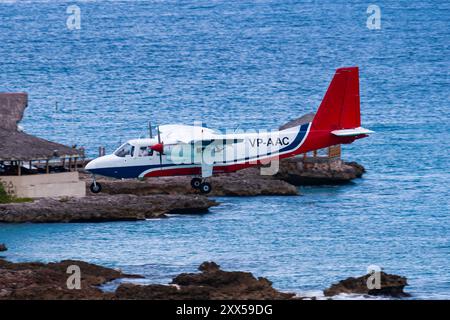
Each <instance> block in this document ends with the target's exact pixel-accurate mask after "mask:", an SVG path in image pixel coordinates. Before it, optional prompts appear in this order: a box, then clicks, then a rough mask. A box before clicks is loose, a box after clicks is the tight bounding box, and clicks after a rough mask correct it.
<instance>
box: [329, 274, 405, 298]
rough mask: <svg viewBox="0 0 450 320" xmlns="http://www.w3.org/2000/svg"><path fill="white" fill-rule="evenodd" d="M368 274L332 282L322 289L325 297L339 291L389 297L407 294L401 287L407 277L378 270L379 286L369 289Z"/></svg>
mask: <svg viewBox="0 0 450 320" xmlns="http://www.w3.org/2000/svg"><path fill="white" fill-rule="evenodd" d="M369 277H370V275H369V274H367V275H365V276H362V277H358V278H353V277H350V278H347V279H345V280H342V281H339V282H338V283H336V284H333V285H332V286H331V287H330V288H328V289H326V290H324V291H323V294H324V295H325V296H327V297H329V296H335V295H338V294H341V293H347V294H366V295H373V296H380V295H382V296H391V297H407V296H409V294H407V293H405V292H404V291H403V289H404V288H405V286H407V285H408V283H407V279H406V278H405V277H402V276H397V275H394V274H387V273H384V272H380V279H381V281H380V288H379V289H369V286H368V285H367V280H368V279H369Z"/></svg>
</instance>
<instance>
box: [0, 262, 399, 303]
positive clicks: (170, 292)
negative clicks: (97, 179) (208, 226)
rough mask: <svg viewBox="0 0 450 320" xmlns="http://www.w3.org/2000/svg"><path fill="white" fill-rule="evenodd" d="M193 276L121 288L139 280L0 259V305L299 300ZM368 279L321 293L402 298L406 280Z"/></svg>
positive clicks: (237, 278)
mask: <svg viewBox="0 0 450 320" xmlns="http://www.w3.org/2000/svg"><path fill="white" fill-rule="evenodd" d="M73 266H76V267H77V268H79V269H78V270H79V271H80V282H79V284H80V287H79V288H78V289H77V288H73V287H71V286H70V284H73V283H72V281H71V280H72V279H71V273H70V272H69V273H68V270H69V267H71V268H73ZM199 271H200V272H199V273H182V274H179V275H178V276H176V277H174V278H173V280H172V282H171V283H170V284H168V285H161V284H150V285H140V284H134V283H129V282H128V283H127V282H126V281H127V279H137V278H142V276H140V275H130V274H125V273H123V272H122V271H120V270H115V269H111V268H106V267H102V266H98V265H95V264H90V263H87V262H83V261H76V260H64V261H61V262H56V263H47V264H45V263H40V262H29V263H12V262H9V261H6V260H2V259H0V300H17V299H20V300H22V299H27V300H48V299H50V300H73V299H89V300H168V299H169V300H225V299H237V300H292V299H295V300H299V299H315V297H299V296H298V295H296V294H295V293H289V292H281V291H278V290H276V289H274V288H273V286H272V282H270V281H269V280H268V279H266V278H263V277H258V278H257V277H255V276H253V275H252V274H251V273H249V272H242V271H223V270H221V269H220V266H219V265H217V264H216V263H214V262H204V263H202V264H201V265H200V267H199ZM367 277H368V275H366V276H363V277H359V278H348V279H346V280H343V281H341V282H339V283H338V284H334V285H332V286H331V287H330V288H329V289H326V290H325V291H324V295H325V296H326V297H332V296H334V295H337V294H340V293H347V294H348V293H354V294H366V295H368V296H372V295H384V296H388V297H405V296H408V295H407V294H406V293H405V292H404V291H403V289H404V287H405V286H406V285H407V282H406V278H404V277H400V276H396V275H388V274H385V273H382V276H381V289H380V290H378V291H377V290H375V291H374V290H368V289H367V286H366V285H365V284H366V280H367ZM114 280H120V282H121V284H120V285H119V286H118V287H117V289H116V290H115V291H114V292H106V291H103V290H101V286H102V285H105V284H107V283H110V282H111V281H114Z"/></svg>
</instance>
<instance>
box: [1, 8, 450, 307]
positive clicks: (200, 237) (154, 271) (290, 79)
mask: <svg viewBox="0 0 450 320" xmlns="http://www.w3.org/2000/svg"><path fill="white" fill-rule="evenodd" d="M72 4H77V5H78V6H79V7H80V9H81V29H80V30H69V29H68V28H67V27H66V19H67V17H68V16H69V14H67V13H66V9H67V7H68V6H69V5H72ZM369 4H371V3H369V2H365V1H353V2H352V3H351V4H349V3H347V1H345V2H344V1H305V2H299V1H265V0H261V1H233V2H231V1H92V2H84V1H80V2H77V1H70V2H65V1H58V2H53V1H48V2H45V1H0V44H1V45H0V92H3V91H26V92H28V94H29V107H28V109H27V111H26V114H25V118H24V120H23V121H22V126H23V127H24V128H25V130H26V131H27V132H29V133H32V134H36V135H39V136H41V137H44V138H48V139H52V140H56V141H60V142H63V143H66V144H77V145H78V146H84V147H86V148H87V150H88V153H89V154H90V155H92V156H94V155H95V154H96V150H97V147H98V146H100V145H105V146H106V147H107V151H112V149H113V148H115V147H117V146H118V144H119V143H120V142H121V141H122V142H123V141H124V140H126V139H129V138H136V137H139V136H141V135H145V134H146V126H147V122H148V121H149V120H151V121H152V122H153V123H161V124H166V123H186V124H191V123H192V122H193V121H203V122H204V123H206V124H207V125H208V126H209V127H212V128H236V126H237V125H238V124H239V125H240V126H239V128H242V129H245V128H253V127H258V128H268V129H270V128H276V127H278V126H279V125H280V124H282V123H284V122H286V121H287V120H289V119H293V118H295V117H298V116H300V115H303V114H304V113H307V112H311V111H314V110H315V109H316V108H317V106H318V104H319V103H320V101H321V99H322V96H323V94H324V92H325V90H326V88H327V85H328V83H329V81H330V80H331V77H332V75H333V73H334V70H335V69H336V68H338V67H341V66H352V65H358V66H359V67H360V78H361V79H360V87H361V110H362V118H363V124H364V126H365V127H367V128H370V129H372V130H375V131H376V132H377V133H376V134H375V135H373V136H371V137H370V138H368V139H363V140H361V141H357V142H356V143H354V144H352V145H349V146H345V147H344V158H346V159H348V160H354V161H358V162H359V163H361V164H363V165H364V166H365V167H366V169H367V173H366V174H365V176H364V178H363V179H359V180H358V181H355V182H354V183H352V184H348V185H344V186H323V187H305V188H301V189H300V192H301V193H302V196H299V197H250V198H227V197H224V198H219V199H218V200H219V201H220V202H222V205H220V206H218V207H216V208H213V209H212V210H211V213H209V214H204V215H188V216H173V217H171V218H169V219H161V220H151V221H143V222H117V223H102V224H89V223H87V224H40V225H33V224H24V225H0V242H5V243H6V244H8V246H9V248H10V251H8V252H6V253H5V254H4V256H5V257H6V258H8V259H10V260H14V261H25V260H43V261H52V260H60V259H66V258H74V259H83V260H88V261H92V262H95V263H101V264H104V265H108V266H115V267H121V268H123V269H125V270H126V271H129V272H137V273H141V274H145V275H146V276H147V277H148V279H149V281H153V282H162V283H166V282H168V281H169V280H170V278H171V277H172V276H173V275H175V274H178V273H179V272H181V271H194V270H195V268H196V267H197V266H198V265H199V264H200V263H201V262H202V261H204V260H214V261H217V262H218V263H219V264H221V265H222V266H223V267H224V268H225V269H230V270H247V271H251V272H254V273H255V274H256V275H258V276H266V277H268V278H269V279H271V280H272V281H273V282H274V286H275V287H277V288H279V289H283V290H292V291H295V292H298V293H300V294H305V293H308V294H316V293H317V292H319V291H320V290H322V289H324V288H325V287H327V286H329V285H330V284H331V283H333V282H335V281H337V280H340V279H343V278H346V277H348V276H357V275H361V274H364V273H365V271H366V268H367V266H369V265H372V264H375V265H379V266H381V267H383V268H384V270H385V271H387V272H391V273H396V274H401V275H404V276H406V277H408V279H409V283H410V287H408V289H407V291H408V292H410V293H412V294H413V297H414V298H420V299H422V298H423V299H429V298H442V299H448V298H450V240H449V233H450V227H449V222H450V219H449V180H450V179H449V178H450V173H449V140H450V134H449V132H450V130H449V129H450V124H449V108H450V104H449V97H450V59H449V56H450V50H449V45H450V19H449V18H448V17H449V14H450V4H449V3H448V1H433V2H430V3H422V2H421V1H399V2H395V3H394V2H391V1H377V2H376V3H375V4H377V5H378V6H379V7H380V9H381V14H382V15H381V29H380V30H370V29H368V28H367V27H366V19H367V17H368V14H367V13H366V10H367V7H368V5H369Z"/></svg>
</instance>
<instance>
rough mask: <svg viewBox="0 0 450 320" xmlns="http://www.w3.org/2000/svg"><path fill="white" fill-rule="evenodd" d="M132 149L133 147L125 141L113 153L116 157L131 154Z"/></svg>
mask: <svg viewBox="0 0 450 320" xmlns="http://www.w3.org/2000/svg"><path fill="white" fill-rule="evenodd" d="M133 151H134V147H133V146H132V145H131V144H129V143H125V144H124V145H122V146H121V147H120V148H119V149H117V150H116V152H114V154H115V155H116V156H118V157H125V156H133Z"/></svg>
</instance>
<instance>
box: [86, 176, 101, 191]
mask: <svg viewBox="0 0 450 320" xmlns="http://www.w3.org/2000/svg"><path fill="white" fill-rule="evenodd" d="M92 179H93V181H92V183H91V185H90V186H89V189H90V190H91V192H92V193H99V192H100V191H102V185H101V184H100V183H98V182H97V181H95V176H92Z"/></svg>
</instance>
